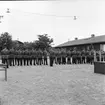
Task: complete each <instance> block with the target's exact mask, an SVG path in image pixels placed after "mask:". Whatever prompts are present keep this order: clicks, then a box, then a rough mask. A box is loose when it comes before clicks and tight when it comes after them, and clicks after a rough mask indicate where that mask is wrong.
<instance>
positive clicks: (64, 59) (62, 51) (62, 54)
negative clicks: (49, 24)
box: [61, 49, 66, 64]
mask: <svg viewBox="0 0 105 105" xmlns="http://www.w3.org/2000/svg"><path fill="white" fill-rule="evenodd" d="M61 56H62V58H61V59H62V64H66V50H65V49H61Z"/></svg>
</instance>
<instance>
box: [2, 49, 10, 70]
mask: <svg viewBox="0 0 105 105" xmlns="http://www.w3.org/2000/svg"><path fill="white" fill-rule="evenodd" d="M8 54H9V52H8V49H6V48H5V49H3V50H2V51H1V55H2V63H4V64H7V68H9V65H8Z"/></svg>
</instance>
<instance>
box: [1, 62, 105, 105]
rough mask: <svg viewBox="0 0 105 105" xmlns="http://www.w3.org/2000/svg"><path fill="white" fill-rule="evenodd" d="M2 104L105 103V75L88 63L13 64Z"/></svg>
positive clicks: (3, 93)
mask: <svg viewBox="0 0 105 105" xmlns="http://www.w3.org/2000/svg"><path fill="white" fill-rule="evenodd" d="M0 105H105V75H102V74H95V73H94V67H93V65H88V64H86V65H82V64H81V65H54V67H49V66H26V67H10V68H9V69H8V81H7V82H5V81H4V80H0Z"/></svg>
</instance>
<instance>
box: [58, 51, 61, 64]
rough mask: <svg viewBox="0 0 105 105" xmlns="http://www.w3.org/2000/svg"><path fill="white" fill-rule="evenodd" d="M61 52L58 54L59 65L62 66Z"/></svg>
mask: <svg viewBox="0 0 105 105" xmlns="http://www.w3.org/2000/svg"><path fill="white" fill-rule="evenodd" d="M61 60H62V59H61V51H60V50H58V53H57V64H59V65H60V64H61Z"/></svg>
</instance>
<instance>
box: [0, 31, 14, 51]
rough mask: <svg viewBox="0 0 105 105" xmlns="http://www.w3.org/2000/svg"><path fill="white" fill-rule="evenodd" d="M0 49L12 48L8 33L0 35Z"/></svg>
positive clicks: (10, 37)
mask: <svg viewBox="0 0 105 105" xmlns="http://www.w3.org/2000/svg"><path fill="white" fill-rule="evenodd" d="M0 48H1V50H2V49H4V48H7V49H11V48H12V36H11V35H9V33H8V32H5V33H2V34H1V36H0Z"/></svg>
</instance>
